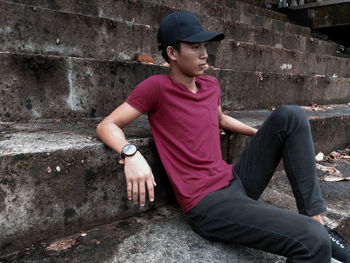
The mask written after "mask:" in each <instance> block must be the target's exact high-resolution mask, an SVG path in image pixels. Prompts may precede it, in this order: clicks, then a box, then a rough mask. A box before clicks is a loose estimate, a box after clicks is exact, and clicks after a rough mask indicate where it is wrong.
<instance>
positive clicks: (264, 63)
mask: <svg viewBox="0 0 350 263" xmlns="http://www.w3.org/2000/svg"><path fill="white" fill-rule="evenodd" d="M208 55H209V59H208V60H209V63H212V65H214V66H215V67H218V68H230V69H235V70H249V71H263V72H274V73H287V74H288V73H292V74H300V73H301V72H302V74H305V75H327V76H329V77H331V78H338V77H342V78H349V77H350V71H349V68H350V59H348V58H341V57H335V56H329V55H322V54H313V53H302V52H300V51H297V50H291V49H285V48H277V47H271V46H265V45H257V44H253V43H248V42H237V41H234V40H233V39H227V40H224V41H223V42H222V43H210V44H209V48H208Z"/></svg>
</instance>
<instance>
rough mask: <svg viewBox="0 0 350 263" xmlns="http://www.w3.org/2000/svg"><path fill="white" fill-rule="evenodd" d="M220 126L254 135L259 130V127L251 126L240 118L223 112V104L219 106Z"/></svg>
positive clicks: (231, 130) (235, 131)
mask: <svg viewBox="0 0 350 263" xmlns="http://www.w3.org/2000/svg"><path fill="white" fill-rule="evenodd" d="M218 117H219V126H220V128H221V129H224V130H227V131H230V132H234V133H239V134H244V135H248V136H253V135H255V133H256V132H257V131H258V130H257V129H255V128H253V127H250V126H248V125H246V124H244V123H243V122H240V121H239V120H236V119H234V118H232V117H231V116H228V115H226V114H224V113H223V112H222V109H221V106H219V108H218Z"/></svg>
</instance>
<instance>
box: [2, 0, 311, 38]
mask: <svg viewBox="0 0 350 263" xmlns="http://www.w3.org/2000/svg"><path fill="white" fill-rule="evenodd" d="M1 1H3V2H9V1H6V0H1ZM16 3H22V4H25V5H28V6H33V7H40V8H46V9H51V10H56V11H63V12H68V13H77V14H83V15H89V16H98V17H105V18H111V19H124V20H129V21H132V20H135V21H136V22H137V23H141V24H154V23H156V24H159V22H160V20H161V19H162V17H164V16H165V15H167V14H169V13H170V12H172V11H173V10H180V9H181V10H189V11H192V12H195V13H197V14H199V15H200V14H207V15H210V16H218V17H228V18H231V17H232V16H233V17H234V18H235V17H239V16H242V15H243V16H244V17H253V16H263V17H266V18H267V19H273V20H280V21H283V22H287V16H286V15H285V14H282V13H279V12H274V11H271V10H267V9H265V8H260V7H257V6H254V5H250V4H247V3H243V2H241V1H229V0H228V1H218V0H216V1H210V0H205V1H175V0H161V1H158V0H157V1H155V0H140V1H128V0H119V1H111V0H108V1H89V2H76V1H73V2H72V1H60V2H58V3H52V2H47V1H43V0H39V1H38V0H28V1H27V0H16ZM145 10H147V11H148V12H145ZM291 27H293V28H295V29H297V28H298V30H300V31H303V32H307V33H309V32H310V30H309V29H307V28H305V27H301V26H298V25H295V26H292V25H291Z"/></svg>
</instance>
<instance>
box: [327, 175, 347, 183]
mask: <svg viewBox="0 0 350 263" xmlns="http://www.w3.org/2000/svg"><path fill="white" fill-rule="evenodd" d="M323 180H324V181H326V182H340V181H344V180H345V178H344V177H337V176H324V177H323Z"/></svg>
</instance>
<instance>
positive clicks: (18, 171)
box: [0, 139, 171, 254]
mask: <svg viewBox="0 0 350 263" xmlns="http://www.w3.org/2000/svg"><path fill="white" fill-rule="evenodd" d="M145 141H146V143H145V145H144V146H142V145H140V144H139V146H141V147H140V148H141V151H142V153H143V155H144V156H145V158H146V159H147V160H148V161H149V163H150V165H151V166H152V168H153V173H154V175H155V180H156V182H157V187H156V192H155V194H156V201H155V204H153V205H149V204H148V205H146V207H145V208H142V209H141V208H139V207H138V206H134V205H133V204H132V202H131V201H128V200H127V196H126V183H125V177H124V173H123V166H122V165H119V164H118V158H119V157H117V154H116V153H114V152H112V150H106V148H105V147H104V146H103V145H102V144H99V145H95V146H93V147H85V148H84V149H82V150H79V149H73V150H67V151H55V152H51V153H50V155H47V153H37V154H20V155H15V156H2V157H1V166H0V167H1V175H2V177H1V180H0V207H1V210H0V211H1V212H0V222H2V227H1V229H0V237H1V238H0V248H1V253H0V254H6V253H8V252H11V251H14V250H15V249H16V248H24V247H27V246H30V245H31V244H32V243H34V242H37V241H38V240H42V241H44V240H50V239H53V238H57V237H60V236H65V235H69V234H72V233H77V232H79V231H81V230H83V229H88V228H91V227H93V226H96V225H99V224H101V223H107V222H111V221H114V220H117V219H120V218H125V217H127V216H130V215H134V214H137V213H139V212H140V211H144V210H147V209H151V208H152V207H154V206H160V205H163V204H165V203H167V202H169V198H170V197H171V195H169V190H167V189H169V188H168V187H169V185H168V180H167V179H166V175H165V173H164V171H163V168H162V166H161V165H160V161H159V158H158V157H157V156H156V154H155V152H156V151H155V147H154V144H153V143H152V141H151V142H149V140H147V139H146V140H145ZM138 143H139V142H138ZM57 166H58V167H60V172H58V171H57V170H56V167H57ZM48 167H50V168H48ZM48 169H51V172H50V173H49V172H48V171H49V170H48ZM106 182H108V183H106Z"/></svg>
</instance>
